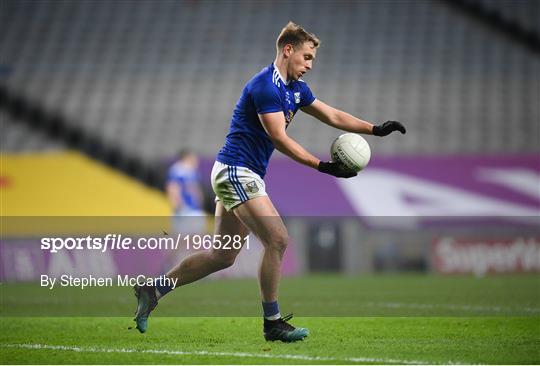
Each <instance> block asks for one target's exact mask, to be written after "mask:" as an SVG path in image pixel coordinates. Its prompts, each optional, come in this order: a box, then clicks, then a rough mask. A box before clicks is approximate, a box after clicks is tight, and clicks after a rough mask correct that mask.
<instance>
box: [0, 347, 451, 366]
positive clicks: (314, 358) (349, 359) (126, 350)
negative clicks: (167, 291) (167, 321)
mask: <svg viewBox="0 0 540 366" xmlns="http://www.w3.org/2000/svg"><path fill="white" fill-rule="evenodd" d="M1 347H6V348H22V349H37V350H42V349H45V350H57V351H72V352H95V353H152V354H160V355H173V356H215V357H217V356H229V357H239V358H267V359H285V360H301V361H331V362H336V363H338V362H356V363H358V362H371V363H377V364H382V363H389V364H405V365H433V364H434V362H426V361H417V360H398V359H393V358H378V357H345V358H337V357H321V356H306V355H287V354H285V355H283V354H282V355H271V354H267V353H246V352H210V351H174V350H159V349H141V350H137V349H132V348H95V347H78V346H58V345H56V346H54V345H47V344H25V343H23V344H5V345H1ZM444 364H461V363H456V362H445V363H444Z"/></svg>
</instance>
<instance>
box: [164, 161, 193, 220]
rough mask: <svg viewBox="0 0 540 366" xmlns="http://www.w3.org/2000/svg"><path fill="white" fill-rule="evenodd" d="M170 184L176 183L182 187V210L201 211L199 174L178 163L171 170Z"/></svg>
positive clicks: (168, 178)
mask: <svg viewBox="0 0 540 366" xmlns="http://www.w3.org/2000/svg"><path fill="white" fill-rule="evenodd" d="M167 181H168V182H175V183H177V184H178V185H179V186H180V190H181V196H182V201H183V204H184V205H183V207H182V209H183V210H185V209H188V210H200V209H201V202H200V197H199V193H198V185H199V181H200V179H199V173H198V172H197V170H195V169H192V168H189V167H187V166H185V165H184V164H182V163H181V162H176V163H175V164H173V165H172V166H171V168H170V169H169V174H168V177H167Z"/></svg>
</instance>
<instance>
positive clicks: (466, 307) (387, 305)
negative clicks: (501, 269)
mask: <svg viewBox="0 0 540 366" xmlns="http://www.w3.org/2000/svg"><path fill="white" fill-rule="evenodd" d="M363 305H365V306H371V307H385V308H391V309H393V308H409V309H446V310H463V311H474V312H494V313H515V312H526V313H539V312H540V308H534V307H524V308H509V307H503V306H478V305H454V304H415V303H399V302H367V303H363Z"/></svg>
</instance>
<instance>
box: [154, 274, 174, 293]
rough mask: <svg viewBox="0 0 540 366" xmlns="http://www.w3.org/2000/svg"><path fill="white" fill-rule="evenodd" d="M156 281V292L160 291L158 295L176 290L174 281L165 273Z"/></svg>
mask: <svg viewBox="0 0 540 366" xmlns="http://www.w3.org/2000/svg"><path fill="white" fill-rule="evenodd" d="M155 283H156V292H158V293H159V294H156V295H159V296H158V297H163V296H165V295H166V294H168V293H169V292H171V291H172V290H174V284H173V282H172V281H171V279H170V278H167V276H165V275H163V276H160V277H159V278H158V279H157V281H156V282H155Z"/></svg>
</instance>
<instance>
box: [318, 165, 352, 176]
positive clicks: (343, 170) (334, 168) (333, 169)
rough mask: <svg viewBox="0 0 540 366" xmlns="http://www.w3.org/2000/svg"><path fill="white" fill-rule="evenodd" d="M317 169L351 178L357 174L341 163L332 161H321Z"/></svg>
mask: <svg viewBox="0 0 540 366" xmlns="http://www.w3.org/2000/svg"><path fill="white" fill-rule="evenodd" d="M317 170H318V171H320V172H321V173H326V174H330V175H333V176H334V177H338V178H351V177H355V176H357V175H358V174H357V173H356V172H354V171H352V170H350V169H347V167H346V166H344V165H343V164H341V163H339V162H334V161H327V162H324V161H321V162H320V163H319V167H318V168H317Z"/></svg>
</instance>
